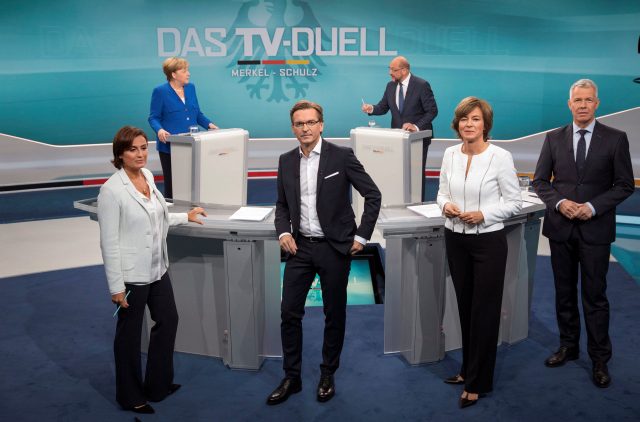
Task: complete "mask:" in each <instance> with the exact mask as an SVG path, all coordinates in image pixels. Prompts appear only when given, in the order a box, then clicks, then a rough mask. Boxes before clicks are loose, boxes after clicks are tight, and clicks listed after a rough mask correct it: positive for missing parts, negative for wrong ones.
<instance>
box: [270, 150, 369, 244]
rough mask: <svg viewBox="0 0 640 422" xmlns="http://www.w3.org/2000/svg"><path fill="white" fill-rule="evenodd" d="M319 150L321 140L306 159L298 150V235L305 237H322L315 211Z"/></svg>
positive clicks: (362, 239) (282, 234) (363, 240)
mask: <svg viewBox="0 0 640 422" xmlns="http://www.w3.org/2000/svg"><path fill="white" fill-rule="evenodd" d="M321 149H322V138H320V139H319V140H318V143H317V144H316V146H315V147H314V148H313V149H312V150H311V152H310V153H309V156H308V157H307V156H305V155H304V154H303V153H302V148H298V153H299V154H300V234H302V235H303V236H307V237H324V232H323V231H322V227H321V226H320V219H319V218H318V210H317V209H316V200H317V195H318V190H317V188H318V168H319V167H320V150H321ZM290 234H291V233H289V232H284V233H281V234H280V236H278V239H282V237H283V236H286V235H290ZM354 240H355V241H357V242H358V243H360V244H361V245H366V244H367V239H365V238H363V237H360V236H357V235H356V236H354Z"/></svg>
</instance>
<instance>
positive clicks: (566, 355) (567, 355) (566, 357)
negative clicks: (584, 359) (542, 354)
mask: <svg viewBox="0 0 640 422" xmlns="http://www.w3.org/2000/svg"><path fill="white" fill-rule="evenodd" d="M579 354H580V353H579V352H578V349H569V348H568V347H566V346H560V348H559V349H558V351H557V352H555V353H554V354H552V355H551V356H549V357H548V358H547V360H545V361H544V364H545V365H546V366H548V367H549V368H555V367H558V366H562V365H564V364H565V363H567V361H570V360H576V359H578V355H579Z"/></svg>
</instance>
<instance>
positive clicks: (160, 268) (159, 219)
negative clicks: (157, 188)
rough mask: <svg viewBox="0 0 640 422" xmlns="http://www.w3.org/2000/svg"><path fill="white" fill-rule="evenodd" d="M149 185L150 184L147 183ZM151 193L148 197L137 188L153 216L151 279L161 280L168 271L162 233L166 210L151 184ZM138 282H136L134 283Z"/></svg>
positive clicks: (151, 216) (150, 214)
mask: <svg viewBox="0 0 640 422" xmlns="http://www.w3.org/2000/svg"><path fill="white" fill-rule="evenodd" d="M147 186H148V185H147ZM149 191H150V192H151V195H149V198H147V197H146V196H145V195H143V194H142V193H140V192H139V191H137V190H136V193H137V194H138V196H139V197H140V198H141V199H142V203H143V204H144V207H145V208H146V209H147V212H148V213H149V217H150V218H151V232H152V241H151V245H152V247H151V280H152V281H155V280H160V277H162V275H163V274H164V273H165V272H166V271H167V265H166V264H165V260H164V259H163V257H162V233H163V232H164V218H163V213H164V210H163V208H162V205H161V204H160V201H158V198H157V197H156V194H155V192H154V190H153V189H152V188H151V186H149ZM132 284H136V283H132Z"/></svg>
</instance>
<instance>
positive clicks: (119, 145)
mask: <svg viewBox="0 0 640 422" xmlns="http://www.w3.org/2000/svg"><path fill="white" fill-rule="evenodd" d="M138 136H142V137H143V138H144V139H145V141H147V143H149V139H148V138H147V134H146V133H144V130H142V129H139V128H137V127H133V126H123V127H122V128H120V130H119V131H118V133H116V135H115V136H114V137H113V160H111V163H112V164H113V166H114V167H115V168H117V169H118V170H119V169H121V168H122V158H120V156H121V155H122V154H124V152H125V151H126V150H127V149H128V148H130V147H131V145H132V144H133V140H134V139H136V138H137V137H138Z"/></svg>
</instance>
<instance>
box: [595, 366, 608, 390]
mask: <svg viewBox="0 0 640 422" xmlns="http://www.w3.org/2000/svg"><path fill="white" fill-rule="evenodd" d="M593 383H594V384H595V385H596V387H600V388H607V387H608V386H609V384H611V376H610V375H609V368H607V364H606V363H604V362H594V364H593Z"/></svg>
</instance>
